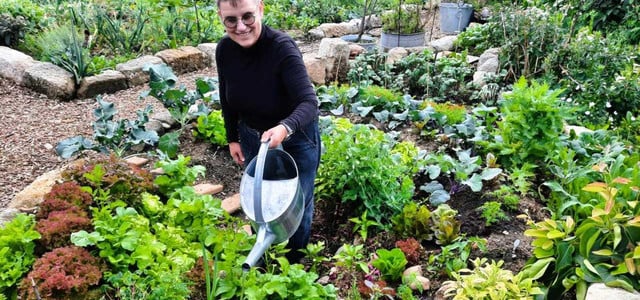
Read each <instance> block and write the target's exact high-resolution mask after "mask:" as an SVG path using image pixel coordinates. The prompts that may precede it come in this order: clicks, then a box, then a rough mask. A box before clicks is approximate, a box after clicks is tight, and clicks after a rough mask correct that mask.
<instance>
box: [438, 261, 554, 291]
mask: <svg viewBox="0 0 640 300" xmlns="http://www.w3.org/2000/svg"><path fill="white" fill-rule="evenodd" d="M472 263H473V266H474V268H473V270H470V269H461V270H459V271H458V272H454V273H453V274H452V276H453V278H454V280H451V281H446V282H445V283H443V286H444V289H445V297H453V298H454V299H529V298H533V297H534V296H535V295H541V294H543V293H542V290H541V289H540V288H539V287H537V286H536V284H535V283H534V282H533V280H531V279H530V278H522V276H521V275H520V274H518V275H513V273H512V272H511V271H509V270H503V269H502V265H503V264H504V261H499V262H497V263H496V262H495V261H491V262H488V260H487V259H486V258H477V259H475V260H473V262H472Z"/></svg>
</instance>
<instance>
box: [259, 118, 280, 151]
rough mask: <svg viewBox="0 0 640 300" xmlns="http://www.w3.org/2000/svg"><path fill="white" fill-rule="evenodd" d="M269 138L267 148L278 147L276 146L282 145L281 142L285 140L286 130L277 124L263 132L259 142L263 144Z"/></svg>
mask: <svg viewBox="0 0 640 300" xmlns="http://www.w3.org/2000/svg"><path fill="white" fill-rule="evenodd" d="M269 138H271V141H270V142H269V148H275V147H278V145H280V144H282V141H284V140H285V139H286V138H287V128H285V127H284V125H282V124H279V125H277V126H276V127H273V128H271V129H269V130H267V131H265V132H264V133H262V138H261V139H260V142H264V141H266V140H268V139H269Z"/></svg>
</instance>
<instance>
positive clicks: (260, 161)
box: [253, 138, 271, 224]
mask: <svg viewBox="0 0 640 300" xmlns="http://www.w3.org/2000/svg"><path fill="white" fill-rule="evenodd" d="M270 141H271V139H270V138H269V139H267V140H266V141H264V142H262V143H261V144H260V150H258V158H257V160H256V170H255V174H254V178H255V181H254V182H253V211H254V214H255V218H256V219H255V221H256V223H258V224H261V223H264V217H263V216H262V175H264V162H265V160H266V158H267V151H268V150H269V142H270Z"/></svg>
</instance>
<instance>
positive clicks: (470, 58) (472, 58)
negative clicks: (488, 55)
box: [467, 55, 480, 65]
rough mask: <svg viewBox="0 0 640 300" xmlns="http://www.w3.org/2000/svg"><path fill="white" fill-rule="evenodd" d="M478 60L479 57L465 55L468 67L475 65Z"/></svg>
mask: <svg viewBox="0 0 640 300" xmlns="http://www.w3.org/2000/svg"><path fill="white" fill-rule="evenodd" d="M479 60H480V57H477V56H473V55H467V63H469V64H470V65H471V64H475V63H477V62H478V61H479Z"/></svg>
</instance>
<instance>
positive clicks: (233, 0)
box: [216, 0, 261, 7]
mask: <svg viewBox="0 0 640 300" xmlns="http://www.w3.org/2000/svg"><path fill="white" fill-rule="evenodd" d="M240 1H241V0H216V5H217V6H218V7H220V3H222V2H231V6H233V7H237V6H238V2H240ZM253 1H255V2H256V3H260V1H261V0H253Z"/></svg>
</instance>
